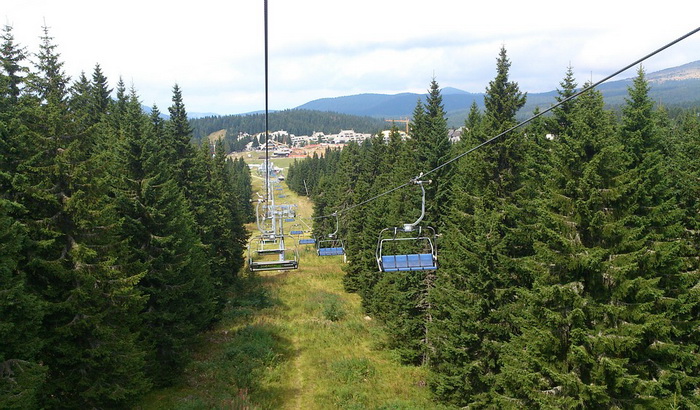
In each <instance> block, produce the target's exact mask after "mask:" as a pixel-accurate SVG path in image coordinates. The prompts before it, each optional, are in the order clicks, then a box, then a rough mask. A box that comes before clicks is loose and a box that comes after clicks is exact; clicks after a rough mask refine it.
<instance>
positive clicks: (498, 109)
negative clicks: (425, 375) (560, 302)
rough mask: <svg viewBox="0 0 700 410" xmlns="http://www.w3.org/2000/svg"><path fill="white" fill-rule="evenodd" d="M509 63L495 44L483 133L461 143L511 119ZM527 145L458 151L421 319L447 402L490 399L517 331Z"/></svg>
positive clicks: (513, 93)
mask: <svg viewBox="0 0 700 410" xmlns="http://www.w3.org/2000/svg"><path fill="white" fill-rule="evenodd" d="M509 68H510V62H509V60H508V58H507V56H506V52H505V49H503V48H502V49H501V52H500V55H499V58H498V60H497V67H496V69H497V74H496V78H495V79H494V80H493V81H491V82H490V83H489V87H488V88H487V90H486V96H485V107H486V111H485V113H484V117H483V122H482V128H481V130H482V131H483V132H484V133H485V134H483V135H478V136H469V135H468V136H467V138H466V139H465V146H467V147H469V146H473V145H476V144H478V143H480V142H482V141H485V140H486V139H487V138H488V137H487V136H488V135H498V134H500V133H501V132H503V131H505V130H507V129H508V128H510V127H512V126H513V125H515V124H516V122H515V114H516V112H517V110H518V109H519V108H520V107H522V105H523V104H524V103H525V96H524V95H523V94H522V93H521V92H520V91H519V88H518V85H517V83H514V82H511V81H510V80H509V78H508V71H509ZM532 147H533V144H532V141H529V140H528V139H526V138H525V136H524V135H523V134H522V133H516V132H513V133H511V134H508V135H505V136H504V137H502V138H501V139H500V140H498V141H497V142H495V143H494V144H491V145H488V146H484V147H483V148H482V149H479V150H477V151H475V152H473V153H472V154H473V155H470V156H468V157H464V158H462V159H461V160H460V162H459V164H458V170H457V172H456V175H455V177H454V181H453V186H452V188H453V189H452V198H451V200H450V203H451V204H452V208H451V210H450V213H449V214H447V215H446V216H445V228H444V230H443V234H444V238H443V241H442V242H441V244H442V245H441V248H440V250H441V252H440V255H441V256H440V261H441V265H440V271H439V272H438V277H437V281H436V283H435V288H434V291H433V292H432V299H433V301H432V302H433V309H432V312H431V313H432V319H433V321H432V323H431V326H430V334H431V335H432V348H433V352H432V354H433V359H432V360H431V368H432V369H433V371H434V373H433V374H434V379H433V382H432V383H431V386H432V388H433V389H434V391H435V392H436V393H437V394H438V395H439V396H440V397H442V398H443V399H445V400H447V401H450V402H452V403H454V404H458V405H466V404H469V403H472V402H478V403H482V404H483V405H486V404H487V403H493V402H494V401H493V400H494V399H495V396H494V391H492V389H493V387H494V385H495V384H496V382H497V380H498V377H499V374H500V372H501V366H502V363H501V355H502V354H503V353H504V349H507V345H508V342H509V341H510V339H511V337H513V335H517V334H518V333H519V331H520V330H519V327H518V321H517V320H516V319H515V318H516V317H517V316H518V312H519V311H521V309H522V304H521V301H520V298H519V293H520V292H521V289H527V288H528V287H529V286H530V285H531V283H532V277H533V274H534V272H533V270H532V268H531V267H530V264H529V263H528V262H527V260H528V259H529V258H531V256H532V255H533V254H534V248H533V244H534V238H533V237H532V227H531V225H532V224H533V223H534V215H533V213H534V211H533V210H532V208H533V198H532V195H533V191H532V190H528V189H525V188H526V185H525V181H526V176H527V174H528V172H529V171H528V170H529V169H530V168H532V164H531V163H530V161H531V160H532V158H533V156H531V155H530V154H529V152H530V151H531V150H532V149H533V148H532Z"/></svg>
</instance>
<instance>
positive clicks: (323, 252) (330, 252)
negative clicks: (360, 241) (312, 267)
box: [318, 247, 345, 256]
mask: <svg viewBox="0 0 700 410" xmlns="http://www.w3.org/2000/svg"><path fill="white" fill-rule="evenodd" d="M338 255H345V249H343V248H340V247H333V248H319V250H318V256H338Z"/></svg>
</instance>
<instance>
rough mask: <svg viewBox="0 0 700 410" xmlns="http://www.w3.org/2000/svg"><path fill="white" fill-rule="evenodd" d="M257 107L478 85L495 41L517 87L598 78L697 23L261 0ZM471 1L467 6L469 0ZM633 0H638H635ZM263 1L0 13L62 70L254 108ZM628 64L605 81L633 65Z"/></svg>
mask: <svg viewBox="0 0 700 410" xmlns="http://www.w3.org/2000/svg"><path fill="white" fill-rule="evenodd" d="M267 3H268V62H269V65H268V67H269V68H268V90H269V91H268V101H269V109H270V110H283V109H289V108H295V107H297V106H299V105H302V104H304V103H306V102H309V101H312V100H315V99H319V98H329V97H339V96H346V95H354V94H361V93H385V94H397V93H401V92H415V93H424V92H426V91H427V90H428V88H429V86H430V82H431V81H432V79H433V78H434V79H435V80H436V81H437V83H438V84H439V86H440V87H441V88H444V87H455V88H458V89H461V90H464V91H468V92H473V93H482V92H484V90H485V89H486V87H487V86H488V83H489V81H491V80H492V79H493V78H494V77H495V73H496V59H497V57H498V53H499V51H500V49H501V47H504V48H505V49H506V51H507V55H508V58H509V60H510V62H511V67H510V71H509V77H510V80H512V81H515V82H517V83H518V85H519V86H520V89H521V91H527V92H531V93H534V92H545V91H551V90H554V89H556V88H557V87H559V83H560V82H561V81H562V79H563V78H564V75H565V73H566V70H567V67H569V66H570V67H572V70H573V72H574V75H575V77H576V80H577V81H578V83H579V84H583V83H585V82H587V81H593V82H595V81H598V80H600V79H602V78H604V77H606V76H608V75H610V74H612V73H614V72H615V71H617V70H619V69H621V68H622V67H625V66H626V65H628V64H630V63H632V62H634V61H636V60H638V59H639V58H641V57H643V56H645V55H647V54H649V53H651V52H652V51H654V50H657V49H658V48H660V47H662V46H664V45H666V44H667V43H669V42H671V41H673V40H675V39H677V38H679V37H681V36H683V35H685V34H687V33H689V32H690V31H692V30H694V29H696V28H698V26H700V19H698V10H697V9H696V6H693V5H692V4H693V2H692V1H687V0H682V1H679V0H666V1H663V2H648V3H645V2H638V1H629V0H606V1H602V0H588V1H579V0H573V1H568V2H563V1H561V0H558V1H554V0H541V1H523V0H517V1H516V0H499V1H479V2H470V1H465V0H422V1H414V0H348V1H330V0H294V1H291V0H269V1H268V2H267ZM477 3H478V4H477ZM642 3H644V4H646V5H642ZM263 10H264V1H263V0H229V1H214V0H198V1H181V2H175V1H157V0H141V1H135V0H120V1H114V0H102V1H94V0H92V1H87V0H63V1H57V0H3V5H2V7H0V13H4V14H5V16H4V17H5V21H4V22H3V25H9V26H11V27H12V33H13V35H14V39H15V43H16V44H18V45H20V46H23V47H25V48H26V49H27V51H28V52H29V53H36V52H38V49H39V44H40V39H39V38H40V36H41V35H42V27H43V26H44V25H45V26H46V27H48V29H49V34H50V35H51V36H52V37H53V39H54V40H53V41H54V44H56V45H57V52H58V53H60V55H61V60H62V61H63V62H64V69H65V72H66V74H67V75H68V76H70V77H71V78H72V79H76V78H77V77H78V76H79V75H80V73H81V72H85V73H86V75H87V76H88V77H90V76H91V74H92V72H93V69H94V67H95V65H96V64H99V65H100V67H101V69H102V71H103V73H104V74H105V75H106V76H107V78H108V80H109V82H110V86H111V87H114V86H115V85H116V83H117V81H118V79H119V78H121V79H123V81H124V82H125V84H126V85H127V87H132V86H133V87H134V89H135V90H136V92H137V94H138V95H139V97H140V99H141V101H142V103H143V104H144V105H147V106H152V105H154V104H155V105H157V106H158V108H159V109H160V110H161V111H162V112H167V107H168V106H170V104H171V98H172V89H173V86H174V85H175V84H177V85H178V86H179V87H180V89H181V91H182V95H183V100H184V103H185V107H186V109H187V111H188V112H191V113H195V112H197V113H204V112H206V113H216V114H219V115H228V114H241V113H247V112H252V111H257V110H263V109H264V108H265V76H264V73H265V52H264V51H265V41H264V12H263ZM697 60H700V33H697V34H695V35H693V36H691V37H689V38H688V39H686V40H684V41H682V42H680V43H679V44H677V45H675V46H673V47H671V48H669V49H667V50H665V51H663V52H662V53H660V54H658V55H656V56H654V57H653V58H651V59H649V60H646V61H645V62H644V63H643V67H644V69H645V71H646V72H649V73H650V72H654V71H657V70H661V69H664V68H669V67H675V66H678V65H682V64H685V63H689V62H693V61H697ZM635 73H636V71H635V69H634V68H633V69H631V70H629V71H627V72H625V73H622V74H621V75H620V76H619V77H616V78H615V79H622V78H629V77H633V76H634V75H635Z"/></svg>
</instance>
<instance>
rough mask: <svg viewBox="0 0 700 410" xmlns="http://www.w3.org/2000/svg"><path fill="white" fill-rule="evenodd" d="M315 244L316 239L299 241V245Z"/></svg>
mask: <svg viewBox="0 0 700 410" xmlns="http://www.w3.org/2000/svg"><path fill="white" fill-rule="evenodd" d="M315 243H316V239H314V238H304V239H299V245H313V244H315Z"/></svg>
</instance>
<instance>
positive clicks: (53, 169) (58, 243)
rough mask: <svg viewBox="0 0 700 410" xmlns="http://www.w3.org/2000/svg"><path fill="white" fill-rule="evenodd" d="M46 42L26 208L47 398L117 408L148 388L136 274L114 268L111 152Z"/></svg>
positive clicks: (49, 402)
mask: <svg viewBox="0 0 700 410" xmlns="http://www.w3.org/2000/svg"><path fill="white" fill-rule="evenodd" d="M42 41H43V42H42V44H41V52H40V53H39V56H38V61H37V72H36V73H32V75H31V76H30V78H29V86H28V87H27V88H28V90H29V91H31V92H32V93H33V94H32V95H33V96H35V97H36V101H39V102H41V105H40V106H39V107H38V108H37V109H36V115H37V119H38V121H36V122H34V123H32V124H31V126H33V127H36V129H35V133H36V134H35V135H36V137H37V140H36V141H35V145H34V148H35V149H36V152H35V153H34V154H33V155H32V156H30V160H29V161H27V163H26V166H25V167H23V172H25V176H26V181H27V182H26V185H25V186H26V187H31V189H30V190H29V191H27V192H28V193H29V195H27V196H26V199H25V202H24V203H23V205H24V206H25V207H26V209H27V215H29V217H30V220H29V221H28V222H27V226H28V228H29V230H28V233H29V238H30V241H31V242H30V244H31V253H30V254H29V255H28V256H27V264H26V272H27V279H28V284H29V287H30V288H31V289H32V290H33V291H35V292H36V293H37V294H38V295H40V297H41V298H42V299H43V300H44V301H45V302H46V304H47V314H46V316H45V320H44V329H43V331H44V334H45V341H46V344H45V345H44V348H43V349H42V351H41V353H40V355H41V357H42V360H43V361H44V363H46V365H47V366H48V379H47V384H46V388H45V389H43V391H42V393H43V403H44V405H45V406H49V407H52V406H57V405H58V404H59V403H60V404H61V405H63V406H80V405H90V406H95V407H100V406H115V405H119V404H124V403H128V402H129V401H131V400H133V399H134V398H135V397H137V396H138V395H140V394H141V393H143V391H144V390H145V389H146V388H147V387H148V385H147V383H146V382H145V381H144V379H143V378H142V377H140V372H141V370H140V368H141V367H142V363H143V353H142V352H141V351H140V349H139V348H138V346H137V344H136V329H135V323H134V322H135V318H136V317H137V316H136V313H137V312H138V311H139V310H140V306H141V305H140V303H141V297H140V295H139V294H138V291H137V290H136V289H135V283H136V282H137V281H138V276H129V275H127V274H125V272H123V271H122V270H121V269H119V268H115V253H114V249H113V248H112V238H113V236H112V234H113V232H112V231H111V229H110V227H112V226H113V225H114V215H113V214H112V208H111V207H110V206H108V205H107V204H106V202H105V199H106V195H105V193H106V188H105V187H106V185H105V184H106V182H107V181H106V180H105V179H104V178H103V177H104V169H105V168H104V165H105V161H104V157H102V156H100V155H95V144H96V141H95V139H94V138H93V136H94V135H92V134H90V133H87V132H85V131H86V130H85V129H84V128H83V127H80V126H79V125H78V123H77V120H76V117H75V116H73V114H72V112H71V110H70V99H69V95H68V93H67V90H68V89H69V88H68V83H69V81H68V78H67V77H66V76H65V74H64V73H63V69H62V65H63V63H62V62H60V60H59V55H58V53H57V52H56V46H55V45H54V44H53V42H52V38H51V37H50V36H49V34H48V29H46V28H44V36H43V37H42ZM114 352H119V354H114Z"/></svg>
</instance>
